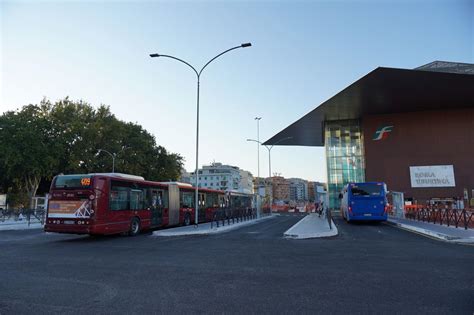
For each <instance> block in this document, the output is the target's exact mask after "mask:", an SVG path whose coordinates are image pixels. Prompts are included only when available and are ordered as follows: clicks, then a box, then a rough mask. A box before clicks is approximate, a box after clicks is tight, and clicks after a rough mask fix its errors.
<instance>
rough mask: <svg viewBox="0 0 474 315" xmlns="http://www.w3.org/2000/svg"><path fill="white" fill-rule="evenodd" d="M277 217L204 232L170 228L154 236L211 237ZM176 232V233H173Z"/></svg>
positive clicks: (268, 217)
mask: <svg viewBox="0 0 474 315" xmlns="http://www.w3.org/2000/svg"><path fill="white" fill-rule="evenodd" d="M276 217H277V215H271V216H266V217H263V218H260V219H253V220H251V221H244V222H239V223H234V224H231V225H224V226H220V227H214V228H212V229H211V228H208V229H202V230H197V229H195V228H193V227H192V226H189V227H188V228H187V229H185V230H182V231H176V229H180V228H181V227H178V228H170V229H166V230H160V231H155V232H153V236H155V237H160V236H164V237H169V236H189V235H210V234H218V233H224V232H228V231H232V230H235V229H238V228H241V227H245V226H250V225H253V224H256V223H259V222H262V221H265V220H268V219H273V218H276ZM204 224H209V223H204ZM173 230H174V231H173Z"/></svg>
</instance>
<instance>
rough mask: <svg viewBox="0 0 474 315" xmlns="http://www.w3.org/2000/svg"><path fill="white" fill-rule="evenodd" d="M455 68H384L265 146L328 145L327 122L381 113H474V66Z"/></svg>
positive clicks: (432, 66)
mask: <svg viewBox="0 0 474 315" xmlns="http://www.w3.org/2000/svg"><path fill="white" fill-rule="evenodd" d="M437 63H438V64H437ZM448 64H449V63H448ZM456 65H458V68H459V67H461V68H462V70H463V71H456V69H454V71H451V73H448V72H440V71H443V70H440V68H439V62H433V63H430V64H428V65H425V66H422V67H419V68H417V69H415V70H407V69H394V68H383V67H379V68H377V69H375V70H373V71H372V72H370V73H369V74H367V75H365V76H364V77H362V78H361V79H359V80H357V81H356V82H354V83H353V84H351V85H349V86H348V87H346V88H345V89H344V90H342V91H341V92H339V93H338V94H336V95H335V96H333V97H332V98H330V99H328V100H327V101H325V102H324V103H322V104H321V105H320V106H318V107H317V108H315V109H314V110H313V111H311V112H309V113H308V114H306V115H305V116H303V117H302V118H300V119H299V120H297V121H296V122H294V123H293V124H291V125H289V126H288V127H286V128H285V129H283V130H282V131H280V132H279V133H277V134H276V135H275V136H273V137H272V138H270V139H269V140H267V141H266V142H265V143H264V144H266V145H272V144H277V145H300V146H323V145H324V122H325V121H332V120H345V119H360V118H361V117H363V116H366V115H377V114H392V113H403V112H416V111H427V110H450V109H457V108H473V107H474V75H472V73H474V72H473V69H474V65H471V64H456ZM462 66H465V67H462ZM433 68H436V69H437V70H435V69H433ZM466 69H467V71H466ZM451 70H453V69H451ZM452 72H457V73H452ZM290 137H291V138H290ZM285 138H288V139H285ZM282 139H285V140H284V141H282Z"/></svg>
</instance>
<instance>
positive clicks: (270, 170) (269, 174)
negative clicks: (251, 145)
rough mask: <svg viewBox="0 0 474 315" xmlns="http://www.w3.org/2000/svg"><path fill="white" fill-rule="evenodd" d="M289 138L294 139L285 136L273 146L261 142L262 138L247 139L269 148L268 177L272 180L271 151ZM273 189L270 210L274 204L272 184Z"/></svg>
mask: <svg viewBox="0 0 474 315" xmlns="http://www.w3.org/2000/svg"><path fill="white" fill-rule="evenodd" d="M289 139H293V137H285V138H281V139H280V140H278V141H277V142H275V143H274V144H272V145H271V146H268V145H266V144H263V143H262V142H260V140H255V139H247V141H252V142H256V143H257V145H259V144H260V145H263V146H264V147H265V148H267V150H268V177H269V178H270V180H272V156H271V152H272V149H273V147H274V146H275V145H277V144H278V143H281V142H283V141H285V140H289ZM270 191H271V195H270V212H271V209H272V205H273V186H272V189H271V190H270Z"/></svg>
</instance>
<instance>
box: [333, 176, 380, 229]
mask: <svg viewBox="0 0 474 315" xmlns="http://www.w3.org/2000/svg"><path fill="white" fill-rule="evenodd" d="M386 187H387V186H386V185H385V183H382V182H371V183H349V184H347V185H346V186H344V189H343V190H342V193H341V195H340V198H341V199H342V200H341V214H342V217H343V218H344V219H345V220H346V221H347V222H349V221H357V220H363V221H387V212H388V204H387V197H386V194H387V189H386Z"/></svg>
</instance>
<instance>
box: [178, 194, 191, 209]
mask: <svg viewBox="0 0 474 315" xmlns="http://www.w3.org/2000/svg"><path fill="white" fill-rule="evenodd" d="M180 194H181V198H180V199H181V204H180V207H181V208H194V193H191V192H180Z"/></svg>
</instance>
